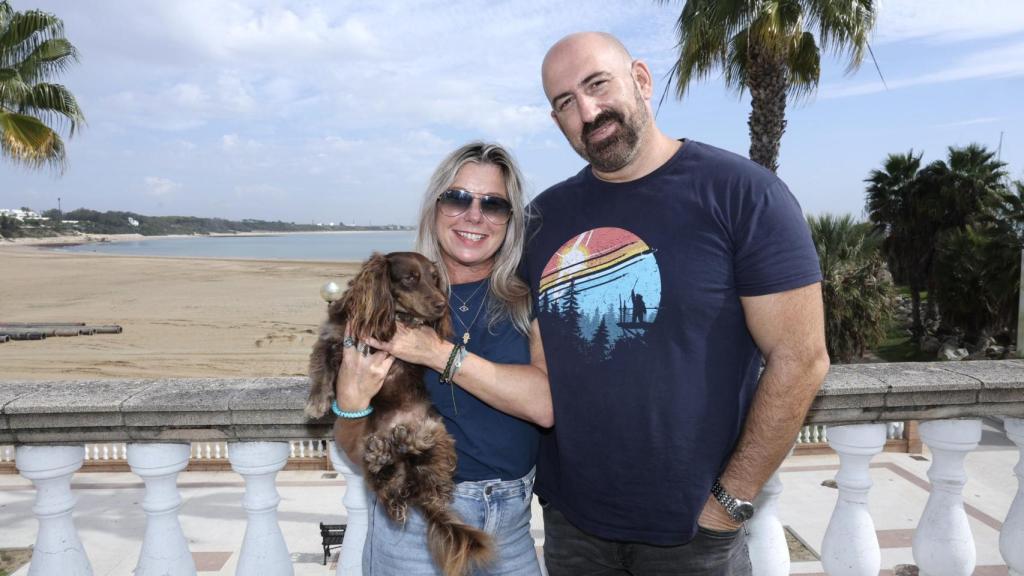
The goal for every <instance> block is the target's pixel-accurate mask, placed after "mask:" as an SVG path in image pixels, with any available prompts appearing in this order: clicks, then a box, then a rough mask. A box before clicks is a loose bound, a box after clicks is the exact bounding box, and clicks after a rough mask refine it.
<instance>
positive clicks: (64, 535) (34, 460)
mask: <svg viewBox="0 0 1024 576" xmlns="http://www.w3.org/2000/svg"><path fill="white" fill-rule="evenodd" d="M14 458H15V465H16V466H17V467H18V471H19V472H20V473H21V475H22V476H24V477H25V478H28V479H29V480H31V481H32V483H33V484H34V485H35V487H36V503H35V506H33V507H32V512H33V513H35V515H36V518H37V519H38V520H39V532H38V533H37V534H36V544H35V547H34V548H33V549H32V562H31V564H30V565H29V568H28V574H29V576H48V575H50V574H60V575H61V576H92V566H90V565H89V558H88V557H87V556H86V555H85V549H84V548H83V547H82V542H81V540H79V539H78V532H77V531H76V530H75V524H74V521H73V520H72V519H71V511H72V509H73V508H74V507H75V497H74V495H73V494H72V493H71V477H72V476H73V475H74V473H75V471H76V470H78V469H79V468H81V467H82V462H83V461H84V460H85V448H84V447H83V446H80V445H79V446H18V448H17V450H16V451H15V457H14Z"/></svg>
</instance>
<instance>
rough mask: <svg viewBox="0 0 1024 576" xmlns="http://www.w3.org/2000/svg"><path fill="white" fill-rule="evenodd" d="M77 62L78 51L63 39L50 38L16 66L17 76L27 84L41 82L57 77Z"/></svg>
mask: <svg viewBox="0 0 1024 576" xmlns="http://www.w3.org/2000/svg"><path fill="white" fill-rule="evenodd" d="M76 62H78V50H76V49H75V47H74V46H72V45H71V42H69V41H68V40H67V39H65V38H51V39H49V40H46V41H44V42H42V43H40V44H39V45H38V46H36V49H35V50H33V51H32V53H31V54H29V55H28V56H27V57H25V59H24V60H22V61H21V62H20V63H18V64H17V67H16V69H17V71H18V74H19V75H20V76H21V77H22V79H23V80H24V81H25V82H27V83H29V84H32V83H35V82H41V81H45V80H49V79H50V78H53V77H55V76H58V75H60V74H62V73H64V72H66V71H67V70H68V68H70V66H71V65H72V64H74V63H76Z"/></svg>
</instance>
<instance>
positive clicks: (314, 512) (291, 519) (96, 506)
mask: <svg viewBox="0 0 1024 576" xmlns="http://www.w3.org/2000/svg"><path fill="white" fill-rule="evenodd" d="M997 426H998V425H996V426H993V425H990V424H986V426H985V431H984V437H983V439H982V446H981V447H979V449H978V450H976V451H974V452H972V453H971V454H969V455H968V456H967V459H966V467H967V471H968V477H969V480H968V482H967V486H966V488H965V490H964V500H965V503H966V504H967V513H968V517H969V519H970V524H971V529H972V530H973V532H974V540H975V544H976V546H977V553H978V556H977V565H978V569H977V570H976V571H975V574H978V575H990V574H991V575H995V574H1007V569H1006V567H1005V565H1004V564H1003V561H1002V557H1001V556H1000V554H999V529H1000V527H1001V525H1002V521H1003V519H1004V518H1005V517H1006V513H1007V511H1008V510H1009V508H1010V503H1011V502H1012V500H1013V497H1014V496H1015V494H1016V491H1017V480H1016V477H1015V476H1014V474H1013V467H1014V466H1015V465H1016V463H1017V459H1018V453H1017V450H1016V448H1014V447H1013V446H1012V444H1010V443H1009V441H1008V440H1006V438H1005V437H1004V436H1003V435H1002V433H1001V432H1000V431H999V430H998V428H997ZM838 462H839V461H838V458H837V457H836V456H835V455H823V456H793V457H790V458H789V459H787V460H786V462H785V463H784V464H783V466H782V468H781V476H782V482H783V484H784V486H785V490H784V492H783V494H782V497H781V502H780V516H781V519H782V522H783V524H784V525H785V526H786V527H787V528H788V530H789V531H790V533H791V534H792V535H793V537H794V540H797V541H801V542H803V543H804V545H805V546H804V547H801V546H799V545H797V550H796V552H795V553H794V557H793V563H792V569H791V572H792V573H793V574H823V570H822V567H821V563H820V562H819V561H818V560H817V558H816V555H817V554H818V553H819V552H820V549H821V541H822V538H823V537H824V534H825V529H826V527H827V526H828V521H829V516H830V514H831V512H832V508H833V506H834V504H835V499H836V494H837V492H836V490H835V489H834V488H830V487H829V486H827V485H825V484H828V481H829V480H832V479H833V478H834V476H835V473H836V471H837V470H838ZM929 464H930V458H929V456H928V454H925V456H924V457H921V456H912V455H908V454H893V453H886V454H881V455H879V456H877V457H876V458H875V459H874V460H873V461H872V466H871V477H872V480H873V481H874V488H873V489H872V491H871V496H870V499H871V500H870V508H871V513H872V516H873V518H874V520H875V527H876V529H877V530H878V536H879V542H880V544H881V547H882V568H883V574H891V572H890V570H891V569H892V568H893V567H894V566H895V565H897V564H912V563H913V556H912V553H911V549H910V544H911V538H912V537H913V529H914V526H915V525H916V524H917V519H918V518H919V517H920V515H921V511H922V510H923V509H924V505H925V502H926V501H927V498H928V482H927V470H928V466H929ZM823 483H824V484H823ZM72 487H73V490H74V492H75V495H76V497H77V499H78V503H77V505H76V507H75V524H76V526H77V527H78V532H79V536H80V537H81V539H82V542H83V544H84V546H85V550H86V553H87V554H88V556H89V559H90V561H91V563H92V568H93V573H94V574H95V575H96V576H130V575H131V573H132V570H133V568H134V567H135V562H136V559H137V556H138V551H139V548H140V547H141V535H142V533H143V531H144V529H145V515H144V513H143V511H142V509H141V507H140V506H139V503H140V502H141V500H142V498H143V484H142V482H141V480H140V479H139V478H138V477H137V476H135V475H133V474H129V473H116V474H111V473H90V474H78V475H76V476H75V479H74V481H73V483H72ZM179 488H180V490H181V494H182V497H183V500H184V503H183V506H182V509H181V516H180V517H181V523H182V527H183V529H184V531H185V535H186V537H188V539H189V545H190V548H191V550H192V552H193V556H194V557H195V559H196V567H197V569H198V571H199V573H200V574H201V575H213V574H234V573H235V566H236V563H237V561H238V555H237V552H238V550H239V548H240V547H241V542H242V535H243V533H244V531H245V513H244V511H243V509H242V507H241V501H242V495H243V493H244V485H243V483H242V480H241V478H240V477H239V476H237V475H236V474H234V473H232V472H189V473H183V474H181V476H180V478H179ZM277 488H278V491H279V493H280V495H281V505H280V508H279V511H278V517H279V520H280V524H281V529H282V531H283V533H284V537H285V540H286V542H287V544H288V549H289V550H290V551H291V552H292V560H293V562H294V565H295V574H296V576H303V575H313V574H316V575H325V574H334V572H335V562H336V561H337V553H336V552H335V555H334V558H332V560H331V561H329V562H328V565H327V566H326V567H325V566H323V565H322V564H321V561H322V560H323V552H322V548H321V546H320V533H319V527H318V523H319V522H325V523H344V522H345V511H344V508H343V507H342V504H341V501H342V497H343V496H344V493H345V486H344V482H343V481H342V480H341V478H340V476H335V475H334V474H333V473H327V472H322V471H297V472H281V473H279V474H278V482H277ZM34 498H35V492H34V489H33V488H32V485H31V483H30V482H29V481H27V480H25V479H23V478H21V477H20V476H16V475H0V548H15V547H27V546H30V545H32V543H33V542H34V540H35V533H36V526H37V523H36V520H35V518H34V516H33V515H32V511H31V508H32V503H33V500H34ZM533 534H534V538H535V539H536V541H537V547H538V553H540V550H541V546H542V545H543V528H542V523H541V518H540V509H539V507H538V506H537V505H536V501H535V502H534V521H533ZM27 574H28V567H27V566H23V567H22V568H20V569H19V570H17V571H16V572H14V574H13V576H25V575H27Z"/></svg>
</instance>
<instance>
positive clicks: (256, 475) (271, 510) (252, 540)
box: [228, 442, 294, 576]
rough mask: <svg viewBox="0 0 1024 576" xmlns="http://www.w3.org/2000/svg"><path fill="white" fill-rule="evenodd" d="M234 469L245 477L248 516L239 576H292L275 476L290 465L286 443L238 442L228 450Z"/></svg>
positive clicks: (237, 572)
mask: <svg viewBox="0 0 1024 576" xmlns="http://www.w3.org/2000/svg"><path fill="white" fill-rule="evenodd" d="M228 453H229V454H230V458H231V467H232V468H234V470H235V472H238V473H239V474H241V475H242V477H243V478H245V498H244V499H243V501H242V507H243V508H245V511H246V512H247V513H248V514H249V522H248V524H247V525H246V527H245V538H244V539H243V540H242V550H241V552H240V554H239V559H238V569H237V570H236V571H235V573H236V574H239V575H240V576H290V575H291V574H293V573H294V572H293V570H292V560H291V557H290V556H289V554H288V546H287V545H286V544H285V542H284V535H283V534H281V528H280V527H279V526H278V524H277V505H278V504H279V503H280V502H281V497H280V496H278V494H277V487H275V486H274V477H275V476H276V475H277V473H278V472H279V471H280V470H281V469H282V468H284V465H285V464H287V463H288V453H289V447H288V443H287V442H239V443H236V444H231V445H230V446H229V447H228Z"/></svg>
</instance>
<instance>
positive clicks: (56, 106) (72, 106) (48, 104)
mask: <svg viewBox="0 0 1024 576" xmlns="http://www.w3.org/2000/svg"><path fill="white" fill-rule="evenodd" d="M18 112H20V113H22V114H30V115H32V116H35V117H37V118H40V119H42V120H43V121H45V122H46V123H47V124H51V123H57V124H60V125H67V129H68V135H69V136H73V135H74V133H75V131H76V130H77V129H78V126H79V124H81V123H83V122H84V121H85V117H84V116H83V115H82V111H81V109H80V108H79V107H78V102H77V101H76V100H75V96H74V94H72V93H71V92H70V91H69V90H68V89H67V88H65V87H64V86H61V85H60V84H36V85H34V86H32V89H31V91H30V92H29V94H28V95H27V96H26V97H25V98H23V99H22V101H21V107H20V109H19V110H18Z"/></svg>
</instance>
